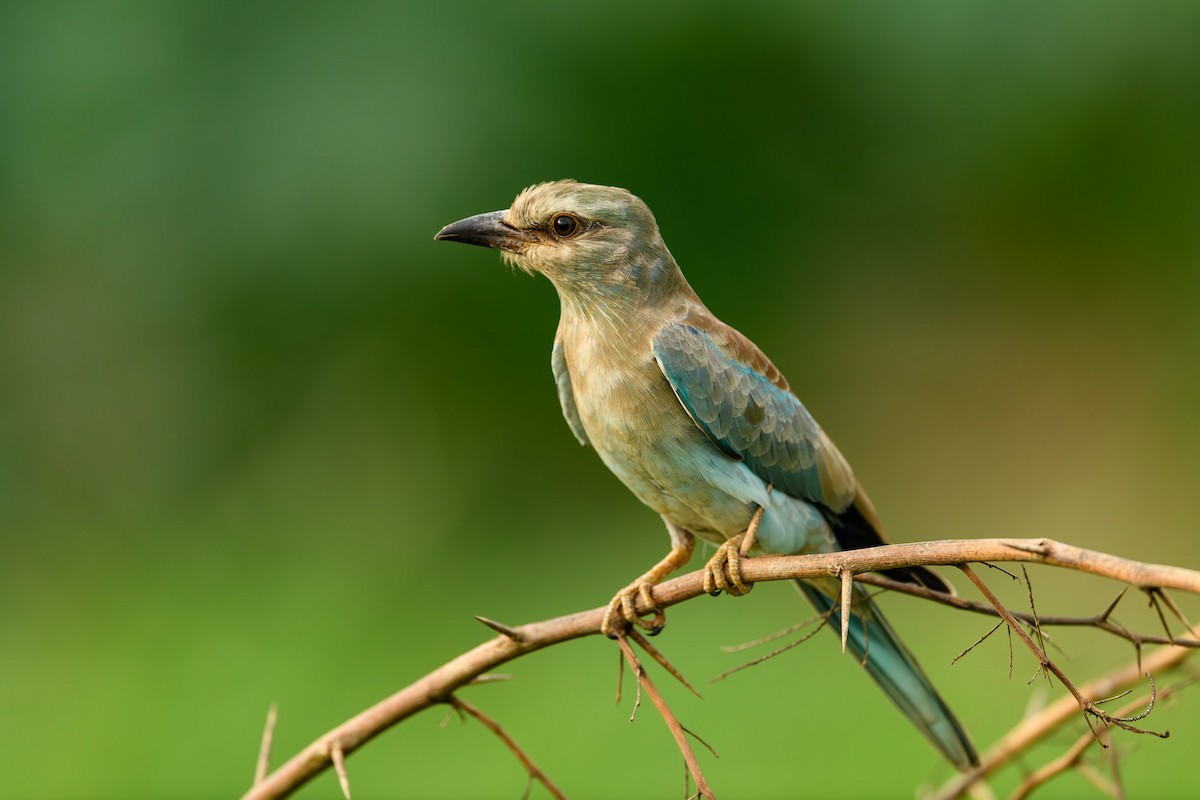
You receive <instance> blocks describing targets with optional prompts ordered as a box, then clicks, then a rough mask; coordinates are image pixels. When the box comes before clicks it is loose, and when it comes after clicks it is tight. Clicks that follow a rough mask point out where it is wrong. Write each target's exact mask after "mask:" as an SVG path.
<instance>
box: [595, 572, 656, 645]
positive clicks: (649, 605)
mask: <svg viewBox="0 0 1200 800" xmlns="http://www.w3.org/2000/svg"><path fill="white" fill-rule="evenodd" d="M653 586H654V584H653V583H651V582H650V581H648V580H646V579H645V578H644V577H643V578H638V579H637V580H636V581H634V582H633V583H631V584H629V585H628V586H626V587H625V588H624V589H622V590H621V591H619V592H617V594H616V596H614V597H613V599H612V601H611V602H610V603H609V604H608V610H607V611H606V612H605V613H604V620H603V621H602V622H601V623H600V632H601V633H603V634H604V635H605V636H607V637H608V638H610V639H616V638H617V636H619V635H620V634H621V632H622V631H623V630H624V629H625V628H627V627H629V626H637V627H639V628H641V629H642V630H644V631H646V633H648V634H649V635H651V636H657V635H658V634H659V633H661V632H662V629H663V627H664V626H666V624H667V615H666V614H665V613H664V612H663V611H662V609H660V608H658V607H657V606H656V605H655V604H654V594H653V592H652V589H653ZM639 603H640V604H641V606H642V608H646V609H649V612H650V613H653V614H654V616H653V617H651V618H650V619H648V620H647V619H644V618H642V617H639V616H638V613H637V609H638V604H639Z"/></svg>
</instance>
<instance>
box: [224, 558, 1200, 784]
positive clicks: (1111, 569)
mask: <svg viewBox="0 0 1200 800" xmlns="http://www.w3.org/2000/svg"><path fill="white" fill-rule="evenodd" d="M979 561H997V562H1006V561H1018V562H1026V563H1040V564H1048V565H1051V566H1057V567H1063V568H1067V569H1073V570H1077V571H1081V572H1087V573H1091V574H1094V575H1100V576H1103V577H1107V578H1111V579H1113V580H1117V581H1122V582H1125V583H1129V584H1132V585H1134V586H1136V587H1138V588H1142V589H1150V588H1161V589H1178V590H1182V591H1187V592H1193V593H1200V572H1197V571H1195V570H1190V569H1184V568H1182V567H1173V566H1165V565H1160V564H1145V563H1141V562H1138V561H1133V560H1129V559H1124V558H1119V557H1117V556H1113V555H1109V554H1106V553H1099V552H1096V551H1093V550H1085V549H1083V548H1078V547H1073V546H1071V545H1066V544H1062V543H1060V542H1056V541H1053V540H1050V539H961V540H949V541H940V542H918V543H912V544H897V545H887V546H883V547H873V548H867V549H863V550H854V551H845V552H839V553H821V554H814V555H807V556H771V557H757V558H749V559H746V560H745V561H744V562H743V565H742V575H743V578H744V580H746V581H748V582H761V581H769V580H784V579H792V578H828V577H837V576H838V575H839V574H840V571H841V570H842V569H847V570H850V571H852V572H854V573H856V574H859V573H864V572H874V571H877V570H882V569H893V568H897V567H905V566H938V565H953V566H957V565H961V564H966V563H969V562H979ZM704 574H705V573H704V570H697V571H695V572H691V573H689V574H687V575H683V576H680V577H678V578H675V579H673V580H670V581H667V582H665V583H663V584H660V585H659V586H656V587H655V589H654V605H655V606H657V607H659V608H667V607H670V606H673V605H676V604H678V603H681V602H684V601H687V600H691V599H692V598H695V597H699V596H700V595H701V594H703V583H704ZM867 577H869V578H873V577H875V576H867ZM606 609H607V606H601V607H599V608H594V609H591V610H589V611H582V612H579V613H575V614H569V615H567V616H563V617H558V618H556V619H551V620H546V621H543V622H534V623H530V624H527V625H521V626H519V627H515V628H509V627H508V626H503V629H502V630H503V632H502V633H501V635H499V636H496V637H494V638H492V639H490V640H488V641H486V642H484V643H483V644H481V645H479V646H478V647H475V648H474V649H472V650H470V651H468V652H466V653H463V654H462V655H460V656H458V657H457V658H454V659H452V660H451V661H449V662H447V663H445V664H443V665H442V666H440V667H438V668H437V669H435V670H434V671H433V672H430V673H429V674H427V675H425V676H424V677H423V678H421V679H420V680H418V681H416V682H415V683H413V684H411V685H409V686H406V687H405V688H403V689H401V690H400V691H398V692H396V693H395V694H393V695H392V696H391V697H388V698H386V699H385V700H382V701H380V702H379V703H377V704H376V705H374V706H372V707H371V708H368V709H367V710H365V711H363V712H362V713H360V714H358V715H357V716H355V717H353V718H352V719H349V720H347V721H346V722H344V723H342V724H341V725H338V726H337V727H336V728H333V729H332V730H330V731H328V732H327V733H325V734H324V735H323V736H321V737H320V738H318V739H317V740H316V741H314V742H313V743H312V744H310V745H308V746H307V747H306V748H304V749H303V750H302V751H301V752H300V753H298V754H297V755H295V756H293V757H292V758H291V759H290V760H288V761H287V762H286V763H285V764H283V765H282V766H280V767H279V768H278V769H276V770H275V771H274V772H272V773H271V774H269V775H268V776H267V777H266V778H265V779H264V780H263V781H262V782H261V783H258V784H256V785H254V786H253V787H251V789H250V790H249V791H248V792H247V793H246V794H245V795H244V798H245V800H265V799H266V798H279V797H286V796H288V795H290V794H291V793H292V792H294V791H296V790H297V789H298V788H300V787H301V786H303V785H304V784H305V783H307V782H308V781H310V780H311V779H312V778H314V777H315V776H316V775H318V774H320V773H321V772H323V771H324V770H326V769H329V768H330V766H331V765H332V761H333V752H334V747H333V745H334V743H336V744H337V750H338V751H339V752H340V753H341V754H342V756H343V757H345V756H349V755H351V754H352V753H353V752H354V751H355V750H357V749H358V748H359V747H361V746H362V745H364V744H365V743H367V742H368V741H370V740H371V739H372V738H374V737H375V736H378V735H379V734H380V733H382V732H383V731H385V730H387V729H388V728H390V727H391V726H393V725H395V724H397V723H398V722H401V721H403V720H405V719H407V718H408V717H410V716H412V715H413V714H415V713H417V712H418V711H422V710H424V709H426V708H429V707H430V706H432V705H436V704H439V703H445V702H447V699H448V698H449V697H450V696H451V695H452V694H453V693H454V692H455V691H456V690H457V689H459V688H460V687H462V686H464V685H466V684H467V683H470V682H471V681H472V680H474V679H475V678H477V677H478V676H479V675H482V674H483V673H485V672H488V671H490V670H493V669H495V668H496V667H498V666H499V665H501V664H504V663H507V662H508V661H511V660H513V659H515V658H519V657H521V656H524V655H527V654H528V653H532V652H534V651H536V650H540V649H542V648H543V647H548V646H550V645H554V644H559V643H561V642H565V641H568V640H571V639H576V638H579V637H581V636H588V635H592V634H595V633H598V632H599V630H600V622H601V620H602V619H603V618H604V613H605V611H606ZM637 611H638V613H641V614H645V613H648V612H650V611H651V609H650V608H646V607H642V603H641V602H639V603H638V608H637ZM1043 624H1046V621H1045V620H1043ZM1191 636H1192V638H1196V634H1195V633H1193V634H1191ZM1142 640H1143V641H1148V638H1147V637H1143V638H1142ZM1178 649H1182V648H1178ZM1160 652H1162V651H1160ZM1157 655H1158V653H1156V654H1155V656H1157ZM1147 662H1148V663H1149V662H1150V659H1147ZM1139 674H1140V673H1139ZM1085 688H1086V687H1085ZM1110 693H1111V692H1110ZM1096 696H1103V694H1101V695H1096ZM1072 702H1074V701H1072ZM1022 727H1023V726H1022ZM1006 740H1007V739H1006Z"/></svg>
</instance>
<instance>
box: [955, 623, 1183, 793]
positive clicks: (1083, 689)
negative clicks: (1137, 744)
mask: <svg viewBox="0 0 1200 800" xmlns="http://www.w3.org/2000/svg"><path fill="white" fill-rule="evenodd" d="M1189 634H1190V635H1191V636H1200V626H1197V627H1195V628H1192V630H1191V631H1189ZM1193 652H1194V649H1193V648H1189V647H1183V646H1182V645H1170V646H1167V647H1164V648H1162V649H1161V650H1156V651H1155V652H1154V653H1152V654H1151V655H1149V656H1147V657H1146V658H1145V659H1144V660H1138V661H1136V662H1135V663H1133V664H1129V665H1128V666H1126V667H1124V668H1122V669H1120V670H1118V671H1116V672H1114V673H1111V674H1109V675H1105V676H1103V677H1101V678H1097V679H1096V680H1093V681H1089V682H1088V683H1085V684H1083V685H1082V686H1079V687H1078V690H1079V694H1081V695H1083V696H1084V697H1086V698H1088V699H1089V700H1091V701H1092V702H1097V701H1099V700H1101V699H1103V698H1105V697H1112V696H1113V695H1114V694H1119V693H1120V692H1123V691H1125V690H1127V689H1129V688H1130V687H1132V686H1134V685H1135V684H1137V683H1139V682H1140V681H1142V680H1143V679H1144V678H1145V676H1146V674H1147V673H1149V674H1151V675H1154V674H1158V673H1162V672H1166V671H1167V670H1169V669H1173V668H1175V667H1177V666H1179V665H1180V664H1181V663H1182V662H1183V660H1184V659H1185V658H1187V657H1188V656H1189V655H1191V654H1192V653H1193ZM1172 691H1173V690H1172ZM1162 695H1163V692H1160V693H1159V696H1160V697H1161V696H1162ZM1146 700H1147V702H1149V697H1147V698H1146ZM1139 707H1140V706H1139ZM1078 713H1079V702H1078V701H1077V700H1076V699H1075V697H1074V696H1073V695H1070V694H1066V695H1063V696H1062V697H1060V698H1059V699H1058V700H1056V701H1054V702H1053V703H1051V704H1050V705H1048V706H1046V707H1045V708H1043V709H1042V710H1041V711H1039V712H1038V713H1037V714H1034V715H1032V716H1030V717H1028V718H1026V719H1025V720H1023V721H1022V722H1021V723H1020V724H1019V725H1017V726H1016V727H1015V728H1013V729H1012V730H1010V731H1009V732H1008V733H1006V734H1005V735H1004V736H1003V738H1001V739H1000V741H999V742H997V743H996V744H994V745H993V746H992V747H991V748H990V749H989V750H988V751H987V752H986V753H984V754H983V755H982V756H980V759H979V766H978V767H976V768H975V769H973V770H971V771H969V772H963V773H960V774H958V775H956V776H954V778H952V779H951V780H950V781H949V782H948V783H947V784H946V785H945V786H943V787H942V789H941V791H939V792H938V793H937V794H936V795H934V798H933V800H957V798H960V797H962V796H964V795H965V794H967V791H968V790H969V789H970V787H971V786H973V785H975V784H976V783H978V782H980V781H981V780H984V779H985V778H987V777H989V776H991V775H993V774H995V773H996V771H997V770H999V769H1000V768H1001V767H1003V766H1004V765H1005V764H1007V763H1009V762H1010V761H1012V760H1013V759H1014V758H1016V757H1017V756H1019V755H1020V754H1021V753H1024V752H1025V751H1027V750H1028V749H1029V748H1030V747H1032V746H1033V745H1035V744H1037V743H1038V742H1040V741H1042V740H1043V739H1045V738H1046V737H1047V736H1049V735H1050V734H1051V733H1053V732H1054V731H1055V730H1057V729H1058V727H1059V726H1060V725H1062V724H1063V723H1064V722H1066V721H1067V720H1069V719H1072V718H1074V717H1075V715H1076V714H1078ZM1119 713H1120V712H1119ZM1087 736H1088V739H1089V740H1091V739H1092V735H1091V733H1088V734H1087Z"/></svg>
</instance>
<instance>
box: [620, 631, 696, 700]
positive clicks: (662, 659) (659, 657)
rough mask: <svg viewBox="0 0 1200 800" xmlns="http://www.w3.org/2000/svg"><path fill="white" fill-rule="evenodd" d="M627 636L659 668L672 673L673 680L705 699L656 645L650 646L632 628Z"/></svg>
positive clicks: (644, 638)
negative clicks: (647, 654) (656, 663)
mask: <svg viewBox="0 0 1200 800" xmlns="http://www.w3.org/2000/svg"><path fill="white" fill-rule="evenodd" d="M625 635H626V636H628V637H629V638H630V639H633V640H634V641H635V642H637V643H638V646H639V647H641V648H642V649H643V650H645V651H646V652H647V653H649V654H650V657H651V658H653V659H654V660H655V661H657V662H658V664H659V666H661V667H662V668H663V669H665V670H666V671H667V672H668V673H670V675H671V677H672V678H674V679H675V680H677V681H679V682H680V683H681V684H683V686H684V688H685V689H687V690H688V691H689V692H691V693H692V694H694V695H696V697H700V699H701V700H703V699H704V698H703V697H701V696H700V693H699V692H697V691H696V689H695V687H694V686H692V685H691V684H690V683H688V680H687V678H685V677H683V673H682V672H680V671H679V670H678V669H676V668H675V665H674V664H672V663H671V662H670V661H668V660H667V657H666V656H664V655H663V654H662V653H660V652H659V651H658V649H657V648H656V647H655V646H654V645H652V644H650V642H648V641H646V637H644V636H642V635H641V634H640V633H638V632H637V631H635V630H633V629H632V628H630V629H629V631H628V632H626V634H625Z"/></svg>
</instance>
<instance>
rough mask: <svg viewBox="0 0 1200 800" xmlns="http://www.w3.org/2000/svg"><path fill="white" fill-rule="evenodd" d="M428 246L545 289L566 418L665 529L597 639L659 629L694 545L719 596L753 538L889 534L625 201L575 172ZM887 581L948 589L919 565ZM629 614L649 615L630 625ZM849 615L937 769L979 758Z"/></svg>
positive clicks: (756, 546) (803, 414) (817, 584)
mask: <svg viewBox="0 0 1200 800" xmlns="http://www.w3.org/2000/svg"><path fill="white" fill-rule="evenodd" d="M434 238H435V239H436V240H440V241H451V242H461V243H464V244H472V245H480V246H484V247H489V248H494V249H496V250H499V251H500V255H501V259H502V260H503V261H504V262H506V263H507V264H508V265H510V266H512V267H515V268H516V269H519V270H522V271H524V272H527V273H531V274H540V275H542V276H544V277H546V278H548V279H549V280H550V282H551V283H552V284H553V285H554V288H555V290H556V291H557V293H558V298H559V302H560V318H559V323H558V330H557V332H556V334H555V337H554V346H553V348H552V350H551V358H550V361H551V368H552V371H553V374H554V381H555V384H556V385H557V389H558V398H559V402H560V404H561V406H562V414H563V417H564V418H565V419H566V422H567V424H568V426H569V427H570V429H571V432H572V433H573V434H574V436H575V438H576V439H577V440H578V441H579V443H580V444H582V445H584V446H588V447H591V448H592V449H593V450H595V452H596V453H597V455H599V456H600V459H601V460H602V461H603V462H604V464H605V465H606V466H607V467H608V468H609V470H611V471H612V472H613V473H614V474H615V475H616V477H617V478H618V479H619V480H620V481H621V482H622V483H623V484H625V486H626V487H627V488H628V489H629V490H630V491H631V492H632V493H633V494H634V495H635V496H636V497H637V498H638V499H639V500H640V501H641V502H642V503H643V504H645V505H646V506H648V507H649V508H650V509H652V510H653V511H655V512H657V513H658V514H659V516H660V517H661V518H662V520H663V522H664V523H665V525H666V528H667V532H668V534H669V536H670V540H671V550H670V552H669V553H668V554H667V555H666V556H665V557H664V558H663V559H662V560H661V561H659V562H658V563H657V564H655V565H654V566H652V567H651V568H650V569H649V570H647V571H646V572H644V573H643V574H642V575H641V576H639V577H638V578H637V579H635V580H634V581H632V582H631V583H630V584H629V585H628V586H625V587H624V588H622V589H621V590H620V591H618V592H617V593H616V595H615V596H614V597H613V599H612V601H611V602H610V603H609V605H608V608H607V610H606V613H605V616H604V621H603V624H602V626H601V630H602V632H604V633H606V634H607V635H609V636H610V637H613V638H615V637H616V636H619V635H621V634H622V633H623V632H624V631H625V630H627V629H628V627H629V626H638V627H642V628H644V629H646V630H649V631H650V632H651V633H657V632H658V631H659V630H661V629H662V626H663V625H664V624H665V622H666V618H665V616H664V615H663V613H662V612H661V611H658V610H655V609H654V599H653V587H654V585H655V584H657V583H659V582H661V581H662V580H663V579H664V578H665V577H666V576H667V575H669V574H670V573H671V572H673V571H674V570H676V569H678V568H680V567H682V566H683V565H685V564H686V563H687V562H688V561H689V559H690V558H691V555H692V551H693V549H694V547H695V539H696V537H699V538H700V539H702V540H705V541H707V542H710V543H712V544H714V545H716V546H717V551H716V555H714V556H713V557H712V559H710V561H709V562H708V564H707V565H706V566H705V588H706V589H708V590H709V591H710V593H712V594H718V593H720V591H722V590H724V591H725V592H726V593H728V594H730V595H740V594H744V593H745V592H747V591H749V589H750V588H751V586H752V584H747V583H746V582H745V581H743V580H742V579H741V577H740V569H739V566H740V558H741V556H742V555H743V552H742V550H743V545H744V544H749V543H750V540H753V550H752V552H753V553H756V554H757V553H765V554H784V555H790V554H802V553H818V552H820V553H823V552H836V551H840V550H848V549H854V548H860V547H867V546H871V545H877V544H883V543H886V542H887V541H888V540H887V539H886V537H885V534H884V530H883V526H882V524H881V523H880V520H879V515H878V514H877V512H876V510H875V508H874V506H873V505H872V503H871V500H870V499H869V498H868V496H867V494H866V492H865V491H864V489H863V487H862V485H861V484H860V483H859V481H858V479H857V478H856V477H855V475H854V473H853V471H852V470H851V469H850V465H849V464H848V463H847V461H846V459H845V458H844V457H843V456H842V454H841V453H840V452H839V451H838V449H837V448H836V447H835V446H834V444H833V441H832V440H831V439H830V438H829V437H828V436H827V435H826V433H825V432H824V430H822V428H821V427H820V426H819V425H818V424H817V422H816V421H815V420H814V419H813V417H812V415H811V414H809V412H808V410H807V409H806V408H805V407H804V405H803V404H802V403H801V402H800V400H799V398H798V397H797V395H796V394H795V393H794V392H793V391H792V388H791V385H790V384H789V383H788V381H787V379H786V378H785V377H784V376H783V374H782V373H781V372H780V371H779V369H777V368H776V367H775V365H774V364H772V362H771V361H770V359H768V358H767V356H766V355H765V354H764V353H763V351H762V350H760V349H759V348H758V347H757V346H756V345H755V344H754V343H753V342H751V341H750V339H748V338H747V337H746V336H744V335H742V334H741V333H739V332H738V331H737V330H735V329H734V328H732V327H730V326H729V325H726V324H725V323H724V322H722V321H721V320H719V319H718V318H717V317H716V316H715V315H714V314H713V313H712V312H711V311H709V309H708V308H707V307H706V306H705V305H704V303H703V302H702V301H701V300H700V298H699V296H698V295H697V294H696V292H695V291H694V290H693V289H692V287H691V286H690V284H689V283H688V281H687V280H686V279H685V278H684V276H683V273H682V271H681V270H680V268H679V265H678V264H677V263H676V261H675V259H674V257H673V256H672V255H671V252H670V251H669V250H668V249H667V246H666V244H665V242H664V241H663V237H662V234H661V233H660V231H659V227H658V223H657V221H656V220H655V217H654V215H653V213H651V211H650V209H649V207H648V206H647V205H646V204H645V203H644V202H643V201H642V200H641V199H640V198H639V197H637V196H636V195H634V194H632V193H631V192H629V191H628V190H626V189H622V188H618V187H613V186H602V185H597V184H588V183H580V182H577V181H574V180H557V181H550V182H545V183H539V184H535V185H533V186H530V187H529V188H527V189H525V190H523V191H522V192H520V193H519V194H518V195H517V197H516V199H515V200H514V201H513V202H512V204H511V206H510V207H509V208H507V209H503V210H500V211H493V212H488V213H484V214H476V215H474V216H470V217H467V218H465V219H461V220H459V221H457V222H453V223H451V224H449V225H447V226H445V227H443V228H442V229H441V230H440V231H439V232H438V233H437V235H436V236H435V237H434ZM887 574H888V575H889V576H891V577H893V578H896V579H899V580H904V581H908V582H913V583H919V584H922V585H924V586H926V587H928V588H930V589H934V590H938V591H946V592H949V591H952V590H951V589H950V587H949V586H948V584H947V583H946V582H945V581H943V580H942V579H941V578H940V577H938V576H937V575H936V574H935V573H933V572H932V571H930V570H928V569H925V568H923V567H907V568H901V569H896V570H889V571H887ZM797 584H798V585H799V587H800V589H801V591H802V593H803V594H804V595H805V596H806V597H807V598H808V600H809V601H810V602H811V603H812V604H813V605H814V606H815V607H816V608H817V609H818V611H820V612H821V613H822V614H824V615H825V616H826V618H827V619H828V620H830V627H831V628H834V629H836V628H837V627H839V626H843V621H842V619H841V612H842V606H841V604H840V603H839V602H838V598H839V596H840V590H841V586H840V581H839V580H838V579H837V578H833V577H831V578H828V579H817V580H803V581H797ZM639 604H640V606H641V608H642V609H651V610H652V611H651V612H646V613H653V614H654V617H653V619H650V620H647V619H644V618H643V617H641V616H639V614H638V606H639ZM850 608H851V611H850V617H849V619H848V620H846V621H845V623H844V627H843V636H844V637H845V638H844V645H848V646H849V648H850V650H851V651H852V652H853V653H854V655H855V656H856V657H857V659H858V660H859V661H860V662H861V663H862V664H863V666H864V667H865V668H866V671H867V672H868V673H869V675H870V676H871V677H872V678H873V679H874V680H875V681H876V682H877V683H878V684H879V685H880V687H881V688H882V689H883V691H884V693H885V694H886V695H887V696H888V697H889V698H890V699H891V701H892V702H893V703H894V704H895V705H896V706H897V707H898V708H899V709H900V711H901V712H902V713H903V714H904V715H905V716H907V717H908V718H909V719H910V720H911V721H912V722H913V724H914V725H915V726H916V727H917V728H918V729H919V730H920V731H921V733H923V734H924V736H925V737H926V738H927V739H928V740H929V741H930V742H931V743H932V744H933V746H934V747H935V748H936V749H937V750H939V751H940V752H941V753H942V754H943V755H944V756H945V757H946V759H947V760H948V761H949V762H950V763H951V764H953V765H954V766H955V767H956V768H958V769H959V770H967V769H970V768H971V767H973V766H976V765H977V764H978V763H979V760H978V755H977V754H976V751H975V748H974V747H973V746H972V744H971V740H970V738H969V737H968V735H967V733H966V731H965V730H964V728H963V726H962V724H961V723H960V722H959V720H958V719H957V717H956V716H955V715H954V713H953V712H952V711H951V710H950V708H949V706H948V705H947V704H946V702H945V701H944V700H943V699H942V697H941V695H939V694H938V692H937V690H936V689H935V688H934V687H933V685H932V683H931V682H930V680H929V678H928V677H927V676H926V675H925V673H924V671H923V670H922V669H921V667H920V665H919V664H918V663H917V661H916V658H915V657H914V656H913V655H912V654H911V653H910V652H909V650H908V649H907V648H906V647H905V646H904V644H903V643H902V642H901V641H900V639H899V637H898V636H897V635H896V633H895V631H894V630H893V629H892V626H891V625H890V624H889V623H888V621H887V620H886V619H885V618H884V617H883V615H882V613H881V612H880V610H879V608H878V607H877V605H876V604H875V602H874V601H873V600H872V599H871V598H870V597H869V596H868V595H867V593H866V592H865V591H864V590H863V589H861V588H860V587H859V586H858V585H857V584H856V585H855V587H854V597H853V602H852V604H851V606H850Z"/></svg>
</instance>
